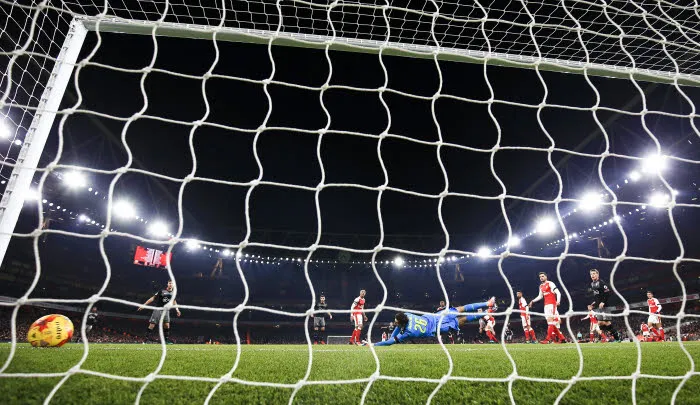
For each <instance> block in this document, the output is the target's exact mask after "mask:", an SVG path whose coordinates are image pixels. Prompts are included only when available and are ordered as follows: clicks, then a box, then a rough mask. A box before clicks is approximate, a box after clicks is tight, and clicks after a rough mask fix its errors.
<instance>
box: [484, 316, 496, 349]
mask: <svg viewBox="0 0 700 405" xmlns="http://www.w3.org/2000/svg"><path fill="white" fill-rule="evenodd" d="M488 312H489V313H488V314H486V315H484V320H485V321H486V327H485V328H484V331H486V336H488V337H489V343H498V339H496V318H494V317H493V316H492V315H491V311H490V310H489V311H488Z"/></svg>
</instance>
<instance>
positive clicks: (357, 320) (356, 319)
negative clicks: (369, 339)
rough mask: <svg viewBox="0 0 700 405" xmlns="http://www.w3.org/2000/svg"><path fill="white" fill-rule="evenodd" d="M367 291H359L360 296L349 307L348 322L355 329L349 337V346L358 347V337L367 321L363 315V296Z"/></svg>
mask: <svg viewBox="0 0 700 405" xmlns="http://www.w3.org/2000/svg"><path fill="white" fill-rule="evenodd" d="M366 294H367V291H365V290H360V295H359V296H358V297H357V298H355V301H353V302H352V305H351V306H350V311H352V312H351V313H350V322H352V323H353V324H354V325H355V329H353V331H352V336H350V344H351V345H360V344H361V343H360V336H361V334H362V326H364V322H366V321H367V315H365V295H366Z"/></svg>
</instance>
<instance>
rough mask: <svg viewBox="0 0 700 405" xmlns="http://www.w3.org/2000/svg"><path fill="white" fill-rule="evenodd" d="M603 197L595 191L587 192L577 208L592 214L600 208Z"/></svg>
mask: <svg viewBox="0 0 700 405" xmlns="http://www.w3.org/2000/svg"><path fill="white" fill-rule="evenodd" d="M602 199H603V196H602V195H601V194H600V193H597V192H595V191H588V192H586V193H585V194H584V195H583V196H582V197H581V201H580V202H579V204H578V207H579V208H580V209H581V210H583V211H585V212H593V211H595V210H597V209H598V208H600V205H601V204H602V203H603V202H602Z"/></svg>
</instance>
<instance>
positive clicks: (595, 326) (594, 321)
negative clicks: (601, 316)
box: [581, 305, 608, 343]
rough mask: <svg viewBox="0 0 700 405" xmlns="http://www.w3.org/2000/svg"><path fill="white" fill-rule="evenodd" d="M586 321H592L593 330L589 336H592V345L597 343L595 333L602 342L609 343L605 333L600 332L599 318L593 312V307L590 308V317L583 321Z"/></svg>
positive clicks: (591, 329)
mask: <svg viewBox="0 0 700 405" xmlns="http://www.w3.org/2000/svg"><path fill="white" fill-rule="evenodd" d="M586 319H590V320H591V328H590V330H589V336H590V341H591V343H593V342H594V341H595V333H597V334H598V335H600V340H602V341H603V342H607V341H608V337H607V336H605V333H603V332H602V331H601V330H600V326H598V318H597V317H596V314H595V312H593V305H589V306H588V315H587V316H586V317H585V318H583V319H581V320H582V321H585V320H586Z"/></svg>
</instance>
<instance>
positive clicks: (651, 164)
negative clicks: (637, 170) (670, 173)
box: [642, 154, 666, 174]
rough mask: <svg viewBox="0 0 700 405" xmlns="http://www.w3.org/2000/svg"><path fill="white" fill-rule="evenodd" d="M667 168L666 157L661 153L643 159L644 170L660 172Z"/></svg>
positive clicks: (650, 172)
mask: <svg viewBox="0 0 700 405" xmlns="http://www.w3.org/2000/svg"><path fill="white" fill-rule="evenodd" d="M665 169H666V157H665V156H661V155H659V154H651V155H648V156H647V157H645V158H644V160H642V172H644V173H647V174H658V173H661V172H662V171H664V170H665Z"/></svg>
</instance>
